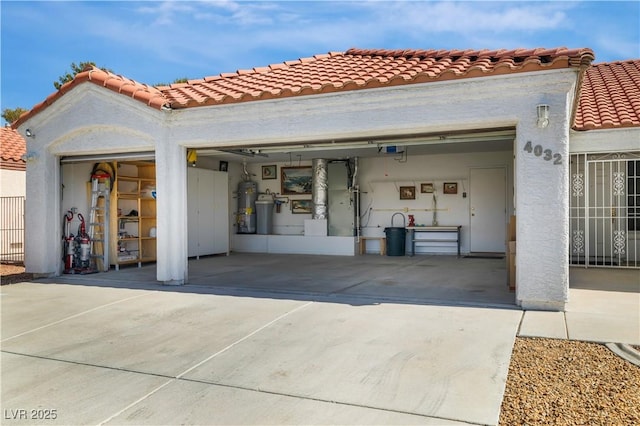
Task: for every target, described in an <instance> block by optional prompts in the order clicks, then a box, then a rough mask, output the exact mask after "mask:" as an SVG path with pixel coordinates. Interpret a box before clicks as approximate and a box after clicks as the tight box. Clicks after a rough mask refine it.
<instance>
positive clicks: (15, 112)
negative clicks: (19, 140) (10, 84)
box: [2, 107, 27, 123]
mask: <svg viewBox="0 0 640 426" xmlns="http://www.w3.org/2000/svg"><path fill="white" fill-rule="evenodd" d="M25 112H27V110H26V109H24V108H20V107H18V108H15V109H11V108H5V109H3V110H2V118H3V119H4V121H6V122H7V123H13V122H14V121H16V120H17V119H18V118H20V116H21V115H22V114H23V113H25Z"/></svg>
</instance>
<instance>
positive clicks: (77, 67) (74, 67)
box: [53, 61, 113, 90]
mask: <svg viewBox="0 0 640 426" xmlns="http://www.w3.org/2000/svg"><path fill="white" fill-rule="evenodd" d="M87 67H97V65H96V63H95V62H91V61H87V62H80V63H78V64H76V63H75V62H71V72H67V73H65V74H63V75H61V76H60V77H59V78H58V81H54V82H53V87H55V88H56V90H60V88H61V87H62V85H63V84H65V83H67V82H69V81H71V80H73V78H74V77H75V76H76V74H78V73H81V72H82V71H84V70H85V68H87ZM99 68H100V69H101V70H102V71H106V72H113V71H111V70H110V69H109V68H104V67H99Z"/></svg>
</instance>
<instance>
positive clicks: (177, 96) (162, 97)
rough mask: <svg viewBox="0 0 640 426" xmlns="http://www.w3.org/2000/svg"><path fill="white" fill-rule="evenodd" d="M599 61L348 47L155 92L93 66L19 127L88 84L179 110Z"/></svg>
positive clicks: (529, 52)
mask: <svg viewBox="0 0 640 426" xmlns="http://www.w3.org/2000/svg"><path fill="white" fill-rule="evenodd" d="M593 59H594V55H593V51H591V50H590V49H567V48H564V47H560V48H554V49H544V48H537V49H516V50H363V49H350V50H348V51H346V52H330V53H327V54H323V55H316V56H313V57H310V58H302V59H298V60H294V61H287V62H283V63H280V64H273V65H269V66H267V67H261V68H253V69H250V70H239V71H236V72H234V73H224V74H220V75H217V76H212V77H205V78H204V79H198V80H190V81H188V82H187V83H180V84H172V85H169V86H162V87H157V88H154V87H151V86H147V85H144V84H141V83H137V82H135V81H133V80H129V79H126V78H124V77H121V76H118V75H115V74H111V73H107V72H105V71H102V70H99V69H96V68H94V69H90V70H87V71H85V72H82V73H79V74H78V75H76V77H75V79H74V80H73V81H71V82H69V83H67V84H65V85H63V86H62V88H61V89H60V90H59V91H58V92H56V93H54V94H52V95H50V96H49V97H48V98H47V99H46V100H45V101H44V102H43V103H41V104H39V105H36V106H35V107H34V109H33V110H31V111H30V112H28V113H26V114H25V115H23V116H22V117H20V119H18V121H17V122H16V123H14V124H13V126H14V127H17V126H18V125H19V124H20V123H21V122H23V121H24V120H26V119H27V118H28V117H30V116H32V115H34V114H37V113H38V112H39V111H42V110H43V109H44V108H46V107H47V106H48V105H50V104H52V103H53V102H55V101H56V100H57V99H58V98H59V97H60V96H62V95H63V94H64V93H66V92H68V91H69V90H71V89H72V88H73V87H75V86H77V85H78V84H81V83H84V82H87V81H88V82H92V83H94V84H99V85H102V86H104V87H106V88H108V89H110V90H113V91H116V92H118V93H122V94H126V95H127V96H131V97H132V98H134V99H137V100H140V101H142V102H145V103H146V104H147V105H149V106H151V107H153V108H157V109H161V108H163V107H168V108H172V109H181V108H190V107H195V106H205V105H221V104H228V103H238V102H247V101H257V100H264V99H274V98H284V97H291V96H302V95H312V94H321V93H330V92H338V91H348V90H357V89H369V88H376V87H386V86H394V85H402V84H412V83H426V82H432V81H445V80H453V79H461V78H474V77H483V76H492V75H501V74H511V73H518V72H530V71H541V70H549V69H559V68H570V67H580V66H585V65H589V64H590V63H591V61H593Z"/></svg>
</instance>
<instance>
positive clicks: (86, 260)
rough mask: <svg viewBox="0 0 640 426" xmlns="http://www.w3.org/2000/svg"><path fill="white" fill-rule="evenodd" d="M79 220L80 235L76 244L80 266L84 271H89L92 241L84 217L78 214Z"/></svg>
mask: <svg viewBox="0 0 640 426" xmlns="http://www.w3.org/2000/svg"><path fill="white" fill-rule="evenodd" d="M78 219H80V225H79V226H78V235H77V236H76V243H77V246H78V247H77V249H78V251H79V253H78V260H79V266H80V268H82V269H88V268H89V267H90V266H91V239H90V238H89V235H88V234H87V231H86V227H85V223H84V217H83V216H82V214H80V213H78Z"/></svg>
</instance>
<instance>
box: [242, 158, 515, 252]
mask: <svg viewBox="0 0 640 426" xmlns="http://www.w3.org/2000/svg"><path fill="white" fill-rule="evenodd" d="M406 150H407V155H406V157H405V156H403V155H390V154H380V155H379V156H376V157H363V158H359V169H358V178H357V181H358V184H359V185H360V190H361V217H362V223H361V226H362V234H363V235H366V236H377V235H379V236H382V235H384V228H385V227H388V226H391V224H392V223H391V217H392V215H393V213H395V212H402V213H403V214H404V215H405V218H406V220H408V219H409V218H408V215H409V214H413V215H414V218H415V223H417V224H427V225H430V224H431V223H432V219H433V212H432V211H426V210H427V209H429V210H431V209H432V207H433V195H434V194H428V193H421V192H420V188H421V184H422V183H433V184H434V187H435V189H436V192H435V196H436V199H437V208H438V209H439V211H438V213H437V219H438V223H439V224H440V225H444V226H446V225H462V226H463V228H462V242H461V250H462V251H463V252H468V251H469V233H468V227H469V221H470V220H469V219H470V217H469V200H470V197H469V195H470V194H469V170H470V169H471V168H483V167H484V168H488V167H503V168H505V169H506V175H507V183H506V184H507V185H506V186H507V188H508V190H507V193H506V194H505V198H506V205H507V211H506V212H505V227H506V224H507V221H508V217H509V215H510V214H511V212H513V192H514V191H513V153H512V151H498V152H475V153H456V154H437V155H413V154H411V147H407V148H406ZM318 158H322V156H321V153H319V157H318ZM327 159H328V160H331V158H327ZM267 164H268V165H273V164H275V165H277V168H278V173H277V178H276V179H268V180H263V179H262V177H261V176H262V175H261V170H262V166H263V165H267ZM289 166H311V162H310V161H301V162H295V164H292V163H289V162H269V161H267V162H265V163H249V164H247V166H246V167H247V170H248V172H249V173H250V175H251V179H252V180H253V181H255V182H257V184H258V191H259V192H261V193H265V192H267V191H269V192H271V193H274V194H276V195H277V196H278V197H283V198H285V199H288V200H289V203H288V204H283V205H282V206H281V209H280V212H279V213H274V214H273V232H274V234H279V235H303V234H304V221H305V219H310V218H311V215H310V214H293V213H292V212H291V204H290V201H291V200H295V199H310V198H311V196H310V195H281V194H280V192H281V188H280V184H281V182H280V171H281V169H282V167H289ZM229 173H230V176H229V178H230V179H229V182H230V186H231V188H230V191H231V193H232V200H231V203H230V209H231V210H233V211H235V210H236V209H237V198H235V195H234V194H233V193H234V192H235V191H236V190H237V186H238V184H239V183H240V182H241V181H242V163H241V162H237V163H231V164H230V165H229ZM445 182H455V183H457V184H458V193H457V194H443V185H444V183H445ZM400 186H413V187H415V193H416V198H415V199H414V200H401V199H400V197H399V187H400ZM463 193H466V194H467V196H466V197H464V196H463ZM394 225H395V226H398V225H402V223H401V221H400V220H399V219H398V218H397V217H396V221H395V223H394ZM231 232H235V228H233V227H232V228H231ZM232 249H233V247H232Z"/></svg>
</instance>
